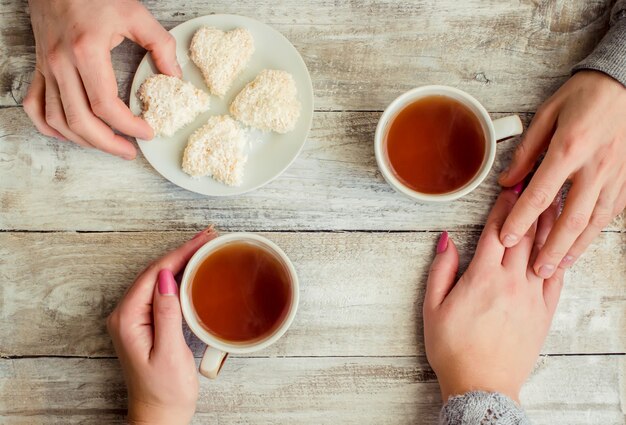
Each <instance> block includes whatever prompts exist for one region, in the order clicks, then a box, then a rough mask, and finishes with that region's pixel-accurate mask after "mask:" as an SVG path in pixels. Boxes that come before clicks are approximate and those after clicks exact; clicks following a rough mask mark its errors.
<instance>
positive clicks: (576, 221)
mask: <svg viewBox="0 0 626 425" xmlns="http://www.w3.org/2000/svg"><path fill="white" fill-rule="evenodd" d="M588 222H589V217H587V215H585V214H582V213H573V214H570V215H568V216H567V217H566V219H565V227H566V228H567V229H568V230H569V231H572V232H581V231H583V230H584V229H585V227H587V224H588Z"/></svg>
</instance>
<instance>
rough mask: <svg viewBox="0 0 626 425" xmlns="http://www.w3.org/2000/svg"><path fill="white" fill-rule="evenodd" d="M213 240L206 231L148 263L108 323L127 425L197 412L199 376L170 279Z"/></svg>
mask: <svg viewBox="0 0 626 425" xmlns="http://www.w3.org/2000/svg"><path fill="white" fill-rule="evenodd" d="M216 236H217V234H216V233H215V232H214V231H213V230H212V228H209V229H207V230H205V231H203V232H201V233H199V234H198V235H196V236H195V237H194V238H193V239H192V240H190V241H188V242H187V243H185V244H184V245H182V246H181V247H180V248H178V249H176V250H174V251H172V252H170V253H169V254H167V255H165V256H164V257H162V258H161V259H159V260H156V261H155V262H153V263H152V264H150V265H149V266H148V268H146V269H145V270H144V271H143V272H142V273H141V274H140V275H139V276H138V277H137V279H136V280H135V283H133V285H132V286H131V287H130V289H129V290H128V292H127V293H126V295H124V298H123V299H122V300H121V301H120V303H119V305H118V306H117V307H116V308H115V310H113V312H112V313H111V315H110V316H109V318H108V319H107V329H108V331H109V334H110V335H111V339H112V340H113V346H114V347H115V352H116V353H117V356H118V358H119V360H120V363H121V364H122V371H123V373H124V379H125V381H126V386H127V387H128V421H129V422H130V423H131V424H150V425H158V424H167V425H176V424H188V423H189V422H190V421H191V418H192V416H193V414H194V412H195V410H196V401H197V399H198V372H197V371H196V363H195V360H194V357H193V353H192V352H191V350H190V349H189V347H188V346H187V343H186V342H185V338H184V336H183V330H182V313H181V310H180V302H179V299H178V286H177V284H176V281H175V280H174V275H176V274H178V273H179V272H180V271H182V270H183V269H184V268H185V265H186V264H187V262H188V261H189V259H190V258H191V256H192V255H193V254H194V253H195V252H196V251H197V250H198V249H199V248H200V247H201V246H202V245H204V244H205V243H207V242H208V241H210V240H211V239H213V238H215V237H216ZM157 281H158V284H157Z"/></svg>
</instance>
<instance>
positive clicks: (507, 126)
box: [493, 115, 524, 140]
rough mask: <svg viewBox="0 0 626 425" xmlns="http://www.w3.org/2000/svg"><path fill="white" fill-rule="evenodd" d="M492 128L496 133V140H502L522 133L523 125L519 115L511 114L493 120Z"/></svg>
mask: <svg viewBox="0 0 626 425" xmlns="http://www.w3.org/2000/svg"><path fill="white" fill-rule="evenodd" d="M493 130H494V132H495V134H496V140H502V139H508V138H509V137H513V136H517V135H518V134H522V132H523V131H524V127H523V126H522V120H521V119H520V118H519V116H517V115H511V116H510V117H504V118H498V119H497V120H493Z"/></svg>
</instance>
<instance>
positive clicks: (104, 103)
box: [91, 96, 114, 118]
mask: <svg viewBox="0 0 626 425" xmlns="http://www.w3.org/2000/svg"><path fill="white" fill-rule="evenodd" d="M113 102H114V100H113V99H112V98H110V97H108V96H102V97H96V98H94V99H93V100H92V101H91V110H92V111H93V113H94V114H95V115H96V116H98V117H100V118H102V117H105V116H108V115H109V113H110V111H111V110H112V108H113Z"/></svg>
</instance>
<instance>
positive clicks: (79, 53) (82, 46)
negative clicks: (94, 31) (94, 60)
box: [71, 34, 96, 60]
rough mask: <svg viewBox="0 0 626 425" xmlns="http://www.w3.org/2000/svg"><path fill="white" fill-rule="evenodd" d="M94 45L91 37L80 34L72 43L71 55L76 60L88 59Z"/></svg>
mask: <svg viewBox="0 0 626 425" xmlns="http://www.w3.org/2000/svg"><path fill="white" fill-rule="evenodd" d="M95 44H96V43H95V40H94V39H93V37H92V36H91V35H88V34H81V35H79V36H77V37H76V38H75V39H74V40H73V41H72V47H71V49H72V54H73V55H74V57H75V58H76V59H78V60H83V59H85V58H88V57H89V56H91V55H92V54H93V51H94V46H95Z"/></svg>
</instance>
